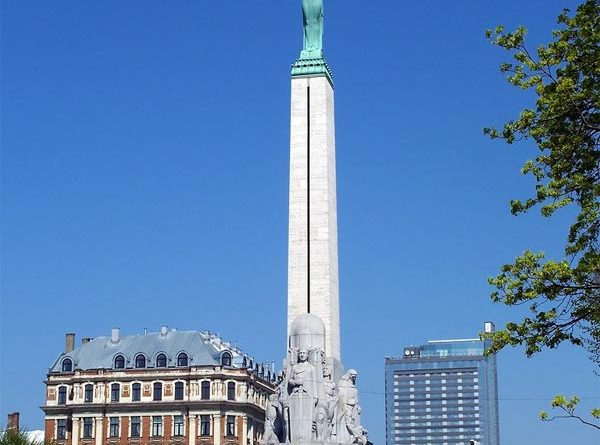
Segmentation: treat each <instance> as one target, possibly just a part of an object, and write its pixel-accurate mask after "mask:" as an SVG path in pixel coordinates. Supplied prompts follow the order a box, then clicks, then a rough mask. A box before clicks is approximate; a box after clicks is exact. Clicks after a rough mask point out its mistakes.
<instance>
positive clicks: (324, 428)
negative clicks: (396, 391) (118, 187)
mask: <svg viewBox="0 0 600 445" xmlns="http://www.w3.org/2000/svg"><path fill="white" fill-rule="evenodd" d="M288 345H289V350H288V356H287V358H286V360H285V361H284V371H283V373H282V376H281V381H280V382H279V385H278V386H277V392H276V394H273V395H271V397H269V402H268V403H267V408H266V419H265V431H264V435H263V439H262V440H261V444H262V445H276V444H278V443H286V444H292V445H297V444H303V445H304V444H306V445H313V444H314V445H318V444H320V445H323V444H331V445H334V444H336V445H350V444H360V445H366V444H367V431H366V430H365V429H364V428H363V427H362V425H361V422H360V412H361V408H360V404H359V402H358V390H357V389H356V376H357V373H356V371H355V370H353V369H351V370H349V371H347V372H346V373H345V374H344V375H342V376H341V377H340V378H339V380H338V379H336V380H337V383H336V382H335V381H334V380H333V379H332V364H333V362H332V360H331V358H330V357H327V355H326V351H325V325H324V324H323V321H322V320H321V319H320V318H319V317H317V316H316V315H313V314H304V315H300V316H298V317H296V319H295V320H294V322H293V323H292V325H291V328H290V337H289V339H288Z"/></svg>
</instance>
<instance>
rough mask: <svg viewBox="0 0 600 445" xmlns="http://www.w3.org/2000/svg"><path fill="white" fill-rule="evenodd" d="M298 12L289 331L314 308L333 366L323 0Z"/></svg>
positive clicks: (335, 310) (329, 82) (333, 229)
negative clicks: (301, 41) (299, 34)
mask: <svg viewBox="0 0 600 445" xmlns="http://www.w3.org/2000/svg"><path fill="white" fill-rule="evenodd" d="M302 12H303V17H304V48H303V50H302V52H301V54H300V57H299V58H298V60H297V61H296V62H295V63H294V64H293V65H292V81H291V84H292V86H291V128H290V196H289V206H290V207H289V246H288V249H289V250H288V336H289V333H290V326H291V324H292V322H293V321H294V319H295V318H296V317H297V316H299V315H302V314H306V313H310V314H314V315H317V316H318V317H320V318H321V319H322V320H323V322H324V324H325V333H326V338H325V353H326V355H327V356H328V357H330V358H331V359H332V360H333V361H334V362H335V366H334V367H335V368H336V370H339V365H340V362H341V357H340V321H339V320H340V318H339V284H338V242H337V198H336V174H335V125H334V94H333V76H332V73H331V70H330V68H329V66H328V65H327V62H326V61H325V57H324V55H323V46H322V41H323V1H322V0H303V2H302Z"/></svg>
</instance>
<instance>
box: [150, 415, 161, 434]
mask: <svg viewBox="0 0 600 445" xmlns="http://www.w3.org/2000/svg"><path fill="white" fill-rule="evenodd" d="M162 431H163V428H162V417H161V416H152V436H154V437H158V436H162V434H163V432H162Z"/></svg>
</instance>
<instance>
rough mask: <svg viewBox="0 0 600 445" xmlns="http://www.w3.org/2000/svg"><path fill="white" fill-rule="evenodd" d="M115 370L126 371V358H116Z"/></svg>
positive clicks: (119, 356) (118, 356) (120, 356)
mask: <svg viewBox="0 0 600 445" xmlns="http://www.w3.org/2000/svg"><path fill="white" fill-rule="evenodd" d="M115 369H125V357H123V356H122V355H117V356H116V357H115Z"/></svg>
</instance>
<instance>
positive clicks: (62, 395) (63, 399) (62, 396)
mask: <svg viewBox="0 0 600 445" xmlns="http://www.w3.org/2000/svg"><path fill="white" fill-rule="evenodd" d="M58 404H59V405H66V404H67V387H66V386H60V387H59V388H58Z"/></svg>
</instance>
